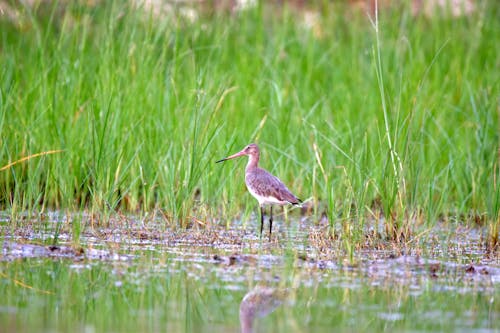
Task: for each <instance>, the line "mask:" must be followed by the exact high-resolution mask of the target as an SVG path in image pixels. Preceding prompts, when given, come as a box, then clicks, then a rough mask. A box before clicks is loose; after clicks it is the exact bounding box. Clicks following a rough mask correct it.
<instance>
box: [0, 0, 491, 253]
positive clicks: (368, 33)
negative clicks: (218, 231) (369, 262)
mask: <svg viewBox="0 0 500 333" xmlns="http://www.w3.org/2000/svg"><path fill="white" fill-rule="evenodd" d="M322 9H323V10H322V11H321V15H320V18H319V23H318V24H319V29H318V30H317V31H316V33H315V32H314V31H311V30H307V29H305V28H304V27H302V26H301V24H300V18H299V16H298V15H297V13H295V12H294V11H292V10H288V9H285V10H283V11H282V12H281V13H280V14H278V15H274V14H273V15H272V16H270V15H266V14H265V12H266V10H265V8H263V6H259V7H257V8H256V9H253V10H250V11H246V12H242V13H239V14H237V15H222V14H220V15H214V16H203V15H202V16H201V18H200V19H198V20H197V21H195V22H194V23H189V22H187V21H186V22H184V21H183V20H182V19H177V20H174V19H171V18H165V19H163V20H162V19H154V18H150V17H149V16H148V15H144V14H143V13H142V12H141V11H139V10H136V9H133V10H131V9H130V8H128V7H127V6H125V5H123V3H122V2H104V4H99V5H96V6H94V7H87V6H84V5H80V4H73V5H67V6H66V7H64V8H63V9H61V8H60V7H57V6H56V5H54V6H40V7H39V8H38V9H33V8H25V9H24V10H22V19H20V20H19V22H11V21H8V20H7V19H5V18H3V19H2V20H1V21H0V30H1V31H2V33H1V41H0V49H1V52H0V73H1V77H2V80H1V81H0V131H1V140H0V166H6V165H8V164H9V163H11V162H13V161H16V160H19V159H21V158H23V157H27V156H30V155H32V154H36V153H40V152H47V151H51V150H62V152H60V153H55V154H50V155H44V156H42V157H38V158H32V159H30V160H28V161H24V162H22V163H18V164H16V165H14V166H12V167H9V168H7V169H5V170H2V171H0V209H1V210H6V211H9V212H10V214H11V216H12V217H14V219H15V220H17V217H19V215H20V214H22V213H24V212H34V213H36V212H40V211H46V210H48V209H59V210H65V211H79V210H88V211H90V212H91V213H93V214H100V215H102V218H101V219H99V223H105V221H106V218H107V217H109V214H111V213H113V212H115V211H116V210H120V211H123V212H133V213H139V214H141V215H146V214H148V213H151V212H153V211H155V210H161V211H162V213H163V214H164V216H165V221H166V223H167V224H169V225H172V226H183V227H185V226H188V225H190V224H191V223H193V219H194V218H196V219H199V220H202V221H206V223H221V224H225V223H230V220H232V219H234V218H236V217H237V216H238V214H239V213H240V212H241V208H243V207H246V211H245V213H244V214H248V213H249V212H250V211H251V210H255V207H256V202H254V201H253V199H252V198H250V196H249V195H248V194H247V193H245V187H244V185H243V172H244V165H243V164H244V162H236V161H235V162H234V163H233V162H232V163H231V164H229V163H226V165H224V166H223V167H222V166H221V165H216V164H215V163H214V162H215V160H216V159H218V158H221V157H224V156H226V155H227V154H228V153H232V152H235V151H237V150H239V149H241V148H242V147H243V146H244V145H246V144H247V143H249V142H252V141H256V142H258V143H259V144H260V145H261V150H262V152H263V153H262V154H263V156H262V158H261V164H262V166H263V167H265V168H267V169H269V170H270V171H271V172H273V173H275V174H277V175H278V176H279V177H280V178H281V179H282V180H283V181H284V182H285V183H286V184H288V185H289V187H290V188H291V189H293V191H294V192H295V193H296V194H297V195H298V196H299V197H301V198H303V199H310V200H311V201H312V202H313V203H315V204H318V203H319V204H321V205H320V206H316V207H315V210H314V212H315V214H316V216H318V217H319V215H320V214H321V213H322V212H323V210H326V211H327V214H328V217H329V221H330V224H331V226H332V232H334V230H337V229H336V227H338V226H340V227H341V228H340V229H338V230H341V231H340V233H341V235H342V236H344V237H346V239H347V240H348V241H352V240H354V241H356V240H361V239H362V238H363V237H362V232H363V228H362V227H363V226H364V225H365V224H366V221H367V220H368V219H373V218H374V217H377V216H383V217H385V220H384V221H386V222H385V223H386V230H387V236H389V237H391V238H395V239H399V238H401V237H403V239H405V238H406V237H407V236H408V235H409V231H408V229H411V228H413V225H414V224H419V225H423V226H428V225H430V226H432V225H434V224H435V223H436V222H437V221H440V220H445V221H450V222H455V221H456V222H457V223H468V222H470V221H475V222H477V221H479V222H480V223H481V224H483V223H487V224H488V226H489V230H490V236H491V237H490V239H491V242H492V243H494V242H498V225H499V219H500V215H499V210H500V203H499V202H500V186H499V183H498V182H499V179H500V176H499V175H500V171H499V157H498V153H499V134H498V133H499V132H498V128H499V124H500V120H499V114H498V96H499V93H500V90H499V82H498V73H497V72H498V70H497V69H498V66H499V62H498V61H499V60H498V54H499V53H500V44H499V43H498V33H499V29H500V23H499V22H500V20H499V19H498V18H499V16H500V13H499V7H498V6H497V5H496V4H495V2H494V1H486V2H484V3H481V4H478V5H477V10H476V12H475V13H473V14H471V15H470V16H469V17H462V18H455V19H452V18H449V17H446V16H443V17H441V16H436V17H434V18H426V17H423V16H418V17H413V16H412V15H411V14H410V11H409V10H408V9H407V8H406V7H405V8H394V9H386V10H384V11H381V13H380V17H379V19H378V26H377V27H378V30H376V29H375V28H374V26H373V25H372V23H371V22H370V20H369V19H368V18H367V16H366V15H364V14H362V13H359V14H355V13H354V14H353V13H352V12H350V11H347V10H346V8H344V7H343V6H342V5H338V4H323V5H322ZM198 192H199V193H200V195H199V198H198V197H197V196H196V194H197V193H198ZM219 216H222V220H220V221H219V220H218V219H217V218H218V217H219ZM216 217H217V218H216ZM77 229H78V228H77Z"/></svg>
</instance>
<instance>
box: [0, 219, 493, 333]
mask: <svg viewBox="0 0 500 333" xmlns="http://www.w3.org/2000/svg"><path fill="white" fill-rule="evenodd" d="M74 218H75V217H74V216H69V217H68V216H65V215H62V214H59V213H57V212H54V213H51V214H48V215H46V216H44V219H43V220H40V219H37V220H29V219H27V220H26V221H24V222H22V223H18V226H17V227H16V228H12V221H9V219H8V217H4V218H3V219H1V222H0V225H1V228H2V229H1V230H2V235H3V239H1V240H2V253H1V257H0V267H2V272H4V273H2V274H3V275H2V277H1V278H2V279H3V280H4V287H3V288H4V289H1V290H0V291H3V292H4V293H5V294H7V295H9V297H8V299H9V301H6V302H4V303H3V304H0V321H1V320H2V319H3V320H4V321H5V320H7V319H6V318H8V322H9V323H10V324H9V325H10V326H11V327H13V328H15V329H16V330H18V329H19V328H21V329H22V330H30V328H32V327H30V326H31V325H32V324H29V322H28V323H27V322H23V321H20V320H18V319H19V318H22V316H23V315H22V313H23V312H26V311H27V312H29V311H34V310H30V309H29V308H26V309H23V307H22V306H21V305H20V304H23V302H26V299H25V298H24V297H26V296H25V295H24V294H22V293H23V292H25V290H24V291H23V289H26V288H25V287H24V288H23V287H22V285H21V284H20V283H24V284H26V283H25V280H18V279H17V278H15V277H17V276H23V275H24V274H25V273H26V272H24V269H25V267H26V265H24V264H23V265H21V264H18V263H20V262H21V261H22V262H23V263H29V265H32V266H34V267H37V268H36V269H37V270H38V269H39V270H40V271H39V274H40V276H42V275H43V274H45V273H43V271H44V270H46V269H45V268H47V269H49V268H50V267H51V265H52V264H51V262H57V264H58V265H60V266H63V269H64V273H60V274H63V275H62V276H63V277H66V276H74V275H75V274H76V275H79V276H80V278H81V279H82V280H80V282H79V284H81V283H82V281H86V280H87V274H90V273H93V272H95V270H96V269H97V270H98V271H99V272H101V271H104V272H105V276H106V279H105V280H106V281H107V282H108V283H107V285H111V286H112V288H119V289H122V290H125V289H126V290H129V288H130V286H134V288H132V290H133V291H131V293H132V294H131V295H129V296H128V302H129V304H135V306H130V307H131V308H128V307H125V306H122V302H124V303H123V304H126V302H127V300H126V299H123V298H122V296H120V295H114V296H109V297H112V298H113V297H114V298H113V299H114V302H116V304H118V305H116V307H117V308H119V309H120V311H119V313H120V315H121V316H123V318H124V319H123V322H126V318H127V317H130V315H127V311H132V312H133V313H135V314H137V313H143V312H144V311H146V310H147V309H141V307H142V306H143V305H141V304H142V303H141V302H142V301H141V300H143V298H144V295H143V293H146V294H147V293H148V290H149V288H159V286H161V285H162V284H163V283H164V280H165V277H166V276H168V279H170V280H171V281H173V282H172V283H173V284H178V285H183V283H187V284H189V287H186V286H183V287H178V290H177V289H175V288H171V289H168V290H167V294H168V295H177V294H179V293H183V294H185V295H189V294H190V290H191V289H192V290H197V291H198V292H197V293H195V295H194V296H192V297H193V298H192V301H191V302H190V303H189V304H193V303H194V304H198V307H195V308H193V309H192V308H190V307H189V306H187V305H186V300H185V299H183V298H178V299H176V298H175V297H173V298H172V297H169V298H168V299H165V300H164V303H165V304H164V305H165V306H166V307H167V308H169V309H178V307H179V306H180V305H182V306H183V309H182V310H181V311H182V314H177V315H175V316H173V317H172V316H169V315H168V314H163V315H162V314H161V313H162V312H161V311H160V310H159V309H161V308H162V302H160V301H158V304H157V303H156V302H155V306H153V309H149V310H147V311H146V312H147V313H149V315H146V317H147V318H149V319H148V322H153V325H152V326H148V325H146V326H138V327H136V329H138V330H141V331H142V330H145V331H158V330H159V331H162V330H164V329H165V328H170V330H175V331H192V330H193V327H195V326H196V327H197V330H201V331H238V330H239V329H240V324H244V323H246V328H247V330H246V331H247V332H249V331H252V330H257V331H259V330H260V331H270V330H272V331H294V332H301V331H330V330H331V329H335V330H336V331H352V330H355V331H385V330H400V331H406V330H409V331H415V330H422V331H435V330H438V331H456V330H465V331H467V330H470V329H477V330H481V331H485V332H488V331H491V332H495V331H497V330H498V329H500V326H499V324H498V323H499V322H500V306H499V297H500V294H499V290H500V262H499V257H498V254H496V253H488V252H487V251H486V249H485V248H484V246H483V245H482V244H483V242H482V237H483V231H482V230H480V229H468V228H457V229H455V230H453V231H450V230H449V229H447V228H445V227H443V226H441V227H439V228H434V229H433V230H429V231H427V232H426V235H427V236H426V237H425V238H424V237H419V238H418V239H417V238H416V239H415V240H414V241H412V242H409V243H408V244H403V245H402V244H392V243H390V242H384V241H377V240H370V241H367V243H366V245H365V246H361V247H359V248H357V249H356V250H355V251H353V253H352V255H350V254H349V253H348V252H347V251H346V250H345V246H343V245H342V242H339V241H338V240H335V239H334V238H332V237H329V236H328V235H327V233H326V232H325V230H326V228H327V226H325V225H311V223H310V221H308V220H307V219H302V220H300V221H296V222H295V223H290V225H289V226H288V225H287V224H286V223H283V222H281V223H279V227H278V228H277V229H276V231H275V232H274V233H273V238H272V241H271V242H269V241H268V240H267V237H263V238H262V239H261V238H260V237H258V235H257V233H256V231H257V230H258V226H257V225H256V223H255V222H249V223H247V224H246V225H243V224H238V223H237V222H236V223H234V225H233V226H232V227H231V228H229V229H226V228H223V227H219V226H212V227H210V228H207V227H203V228H201V227H196V226H195V227H193V228H191V229H189V230H183V231H176V230H172V229H169V228H166V227H164V224H163V221H161V220H150V221H147V222H144V221H140V220H138V219H134V218H131V217H121V218H117V219H115V220H113V221H112V222H111V223H110V224H109V225H108V226H107V227H98V226H92V224H91V221H90V217H89V216H85V215H79V216H78V220H79V221H82V222H81V223H83V224H84V225H83V228H82V232H81V234H80V235H79V237H78V239H74V238H75V237H74V234H73V230H75V229H74V225H73V219H74ZM56 235H57V242H54V238H55V236H56ZM29 265H28V266H29ZM26 269H27V268H26ZM37 272H38V271H37ZM58 272H59V271H58ZM52 274H55V273H52ZM103 274H104V273H103ZM35 275H36V274H35ZM30 278H32V279H34V280H33V283H32V284H29V285H30V286H31V287H32V288H34V287H35V286H34V285H36V284H41V283H40V281H37V280H36V277H33V276H31V275H30ZM40 279H42V278H40ZM170 280H169V281H170ZM47 288H48V289H49V290H57V288H56V285H54V286H51V285H50V284H49V285H48V286H47ZM51 288H53V289H51ZM54 288H55V289H54ZM74 288H75V289H76V288H77V287H76V286H75V287H74ZM17 289H19V290H20V291H19V293H17V291H16V290H17ZM67 292H68V293H72V292H75V291H74V289H70V290H68V291H67ZM259 292H260V293H259ZM54 293H56V292H54ZM75 293H77V292H75ZM36 294H37V295H36V296H37V297H38V296H39V297H40V298H41V300H39V299H37V298H36V297H35V299H36V300H37V302H42V303H43V299H44V298H43V295H40V294H39V293H36ZM106 294H107V291H106V290H105V289H104V290H100V291H99V295H100V296H99V297H101V298H103V299H106ZM245 294H246V295H247V297H245ZM260 294H262V295H263V296H262V297H261V296H258V297H257V296H255V295H260ZM220 295H222V296H220ZM248 295H250V296H248ZM273 295H279V296H275V298H276V299H273V297H274V296H273ZM285 295H286V296H285ZM68 297H69V299H71V295H70V296H68ZM151 297H152V296H151ZM153 298H154V297H153ZM245 299H246V300H251V302H250V303H248V302H246V303H245V302H243V300H245ZM461 299H462V300H461ZM395 300H396V301H395ZM134 302H135V303H134ZM240 302H241V304H242V309H243V308H244V309H247V310H245V311H243V310H241V311H239V310H238V309H239V307H240ZM461 302H462V304H461ZM63 303H64V302H63ZM87 306H88V305H87V304H82V305H81V307H82V308H83V309H82V310H81V311H84V310H85V307H87ZM213 309H219V310H224V311H222V312H224V313H222V314H221V313H218V312H217V313H212V314H210V315H203V313H205V312H209V313H210V312H212V310H213ZM248 309H251V310H248ZM273 310H275V312H272V311H273ZM148 311H149V312H148ZM151 311H152V312H151ZM158 311H160V312H158ZM172 311H174V310H172ZM176 311H178V310H176ZM198 312H201V314H197V313H198ZM159 313H160V314H159ZM242 313H249V314H250V315H249V317H247V318H243V319H241V318H242V317H241V315H242ZM20 314H21V315H20ZM143 315H144V314H143ZM18 317H19V318H18ZM118 317H119V315H118ZM132 317H133V316H132ZM259 317H265V318H259ZM290 317H293V320H291V319H290ZM240 319H241V320H240ZM51 320H52V319H51V318H50V316H49V318H46V319H45V320H44V321H43V323H44V325H45V327H46V329H49V330H52V329H55V330H56V331H64V330H65V329H66V328H67V327H69V326H70V325H71V323H69V322H68V323H66V325H67V326H65V325H62V324H57V323H55V322H52V321H51ZM101 321H102V319H101V318H100V317H99V314H98V313H96V314H94V315H93V317H92V316H91V317H90V318H88V322H86V323H85V325H84V327H93V328H94V329H96V330H97V331H100V330H116V329H120V323H119V322H117V323H114V324H113V323H106V324H102V323H101ZM254 323H255V325H254ZM25 325H26V326H25ZM33 325H39V323H38V322H37V323H36V324H33ZM58 325H59V326H58ZM82 325H83V324H82ZM132 325H133V324H132ZM141 325H142V324H141ZM193 325H194V326H193ZM241 328H242V329H245V327H243V326H242V327H241Z"/></svg>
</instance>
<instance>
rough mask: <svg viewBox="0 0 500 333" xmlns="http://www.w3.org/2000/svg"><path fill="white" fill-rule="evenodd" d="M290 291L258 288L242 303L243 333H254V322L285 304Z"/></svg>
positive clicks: (248, 294)
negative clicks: (284, 301)
mask: <svg viewBox="0 0 500 333" xmlns="http://www.w3.org/2000/svg"><path fill="white" fill-rule="evenodd" d="M287 295H288V290H286V289H276V288H269V287H260V286H257V287H255V288H254V289H253V290H251V291H250V292H248V293H247V294H246V295H245V297H243V300H242V301H241V303H240V323H241V332H242V333H250V332H253V331H254V330H253V327H254V321H255V318H257V317H264V316H267V315H268V314H270V313H271V312H273V311H274V310H275V309H276V308H277V307H278V306H280V305H281V303H283V300H284V299H285V298H286V297H287Z"/></svg>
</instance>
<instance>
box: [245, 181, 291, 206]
mask: <svg viewBox="0 0 500 333" xmlns="http://www.w3.org/2000/svg"><path fill="white" fill-rule="evenodd" d="M247 189H248V192H250V194H251V195H252V196H253V197H254V198H255V199H257V200H258V201H259V204H260V205H264V204H278V205H283V204H285V203H287V202H286V201H281V200H278V199H276V198H275V197H273V196H267V197H266V196H262V195H260V194H257V193H255V192H254V191H253V190H252V189H251V188H250V187H249V186H247Z"/></svg>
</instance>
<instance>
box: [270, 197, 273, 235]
mask: <svg viewBox="0 0 500 333" xmlns="http://www.w3.org/2000/svg"><path fill="white" fill-rule="evenodd" d="M269 212H270V215H269V241H271V233H272V232H273V205H271V206H270V208H269Z"/></svg>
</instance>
